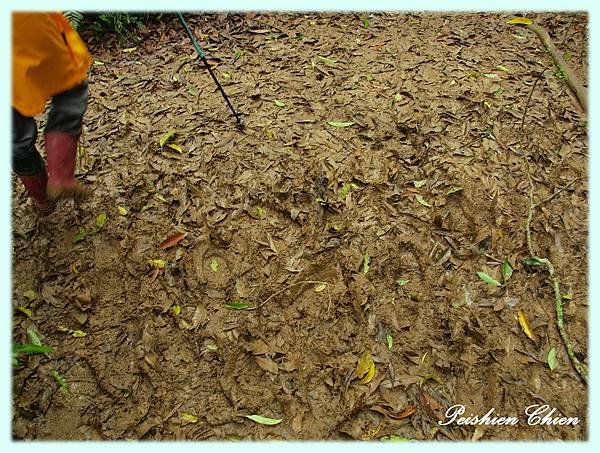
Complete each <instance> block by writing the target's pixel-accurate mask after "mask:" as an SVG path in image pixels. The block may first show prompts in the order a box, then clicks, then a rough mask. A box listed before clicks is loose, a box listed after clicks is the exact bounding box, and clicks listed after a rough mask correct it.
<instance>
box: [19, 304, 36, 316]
mask: <svg viewBox="0 0 600 453" xmlns="http://www.w3.org/2000/svg"><path fill="white" fill-rule="evenodd" d="M17 310H19V311H20V312H21V313H23V314H24V315H25V316H27V317H28V318H31V316H32V315H33V312H32V311H31V310H30V309H29V308H27V307H22V306H20V305H19V306H18V307H17Z"/></svg>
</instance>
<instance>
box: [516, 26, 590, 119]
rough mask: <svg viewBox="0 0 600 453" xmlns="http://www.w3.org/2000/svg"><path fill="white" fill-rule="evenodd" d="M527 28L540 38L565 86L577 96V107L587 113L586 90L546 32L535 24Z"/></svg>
mask: <svg viewBox="0 0 600 453" xmlns="http://www.w3.org/2000/svg"><path fill="white" fill-rule="evenodd" d="M527 28H529V29H530V30H531V31H533V32H535V33H536V34H537V35H538V37H539V38H540V40H541V41H542V44H543V45H544V47H546V48H547V49H548V52H550V55H552V58H553V60H554V63H556V66H558V69H560V70H561V71H562V72H563V74H564V75H565V81H566V82H567V85H568V86H569V88H570V89H571V91H572V92H573V93H574V94H575V96H577V100H578V101H579V105H581V108H582V109H583V110H584V111H585V112H586V113H587V111H588V100H587V99H588V94H587V90H586V88H585V87H584V86H583V85H582V84H581V82H580V81H579V78H578V77H577V75H576V74H575V73H574V72H573V71H572V70H571V68H569V66H567V63H566V62H565V60H564V58H563V57H562V53H561V52H560V51H559V50H558V49H557V48H556V46H555V45H554V43H553V42H552V39H551V38H550V35H548V32H547V31H546V30H544V29H543V28H542V27H540V26H539V25H536V24H530V25H528V26H527Z"/></svg>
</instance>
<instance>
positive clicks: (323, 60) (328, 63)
mask: <svg viewBox="0 0 600 453" xmlns="http://www.w3.org/2000/svg"><path fill="white" fill-rule="evenodd" d="M317 58H318V59H319V61H320V62H321V63H323V64H324V65H326V66H331V67H333V68H335V64H336V63H337V61H336V60H333V59H331V58H327V57H322V56H321V55H317Z"/></svg>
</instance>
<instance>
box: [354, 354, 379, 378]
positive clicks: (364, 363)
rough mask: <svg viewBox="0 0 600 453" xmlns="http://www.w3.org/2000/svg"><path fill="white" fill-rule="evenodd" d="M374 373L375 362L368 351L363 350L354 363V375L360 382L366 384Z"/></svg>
mask: <svg viewBox="0 0 600 453" xmlns="http://www.w3.org/2000/svg"><path fill="white" fill-rule="evenodd" d="M374 375H375V363H374V362H373V358H372V357H371V354H370V353H369V352H368V351H365V352H363V353H362V354H361V355H360V357H359V358H358V363H357V364H356V377H357V378H358V379H360V383H361V384H367V383H369V382H371V379H373V376H374Z"/></svg>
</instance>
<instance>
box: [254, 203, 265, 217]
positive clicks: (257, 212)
mask: <svg viewBox="0 0 600 453" xmlns="http://www.w3.org/2000/svg"><path fill="white" fill-rule="evenodd" d="M263 214H264V210H263V208H261V207H260V206H257V207H256V217H258V218H260V217H262V216H263Z"/></svg>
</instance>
